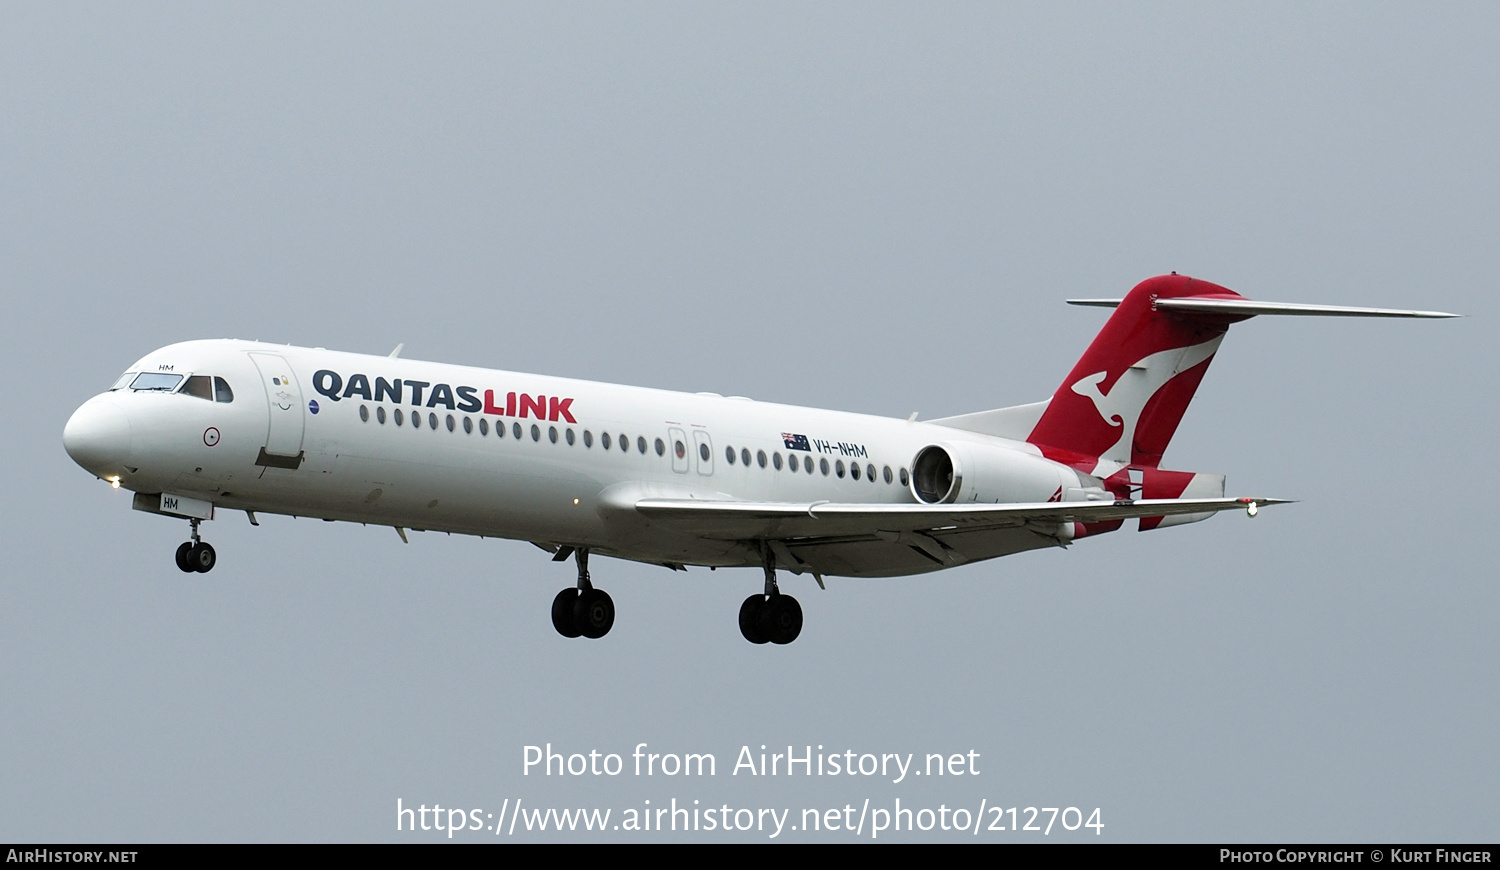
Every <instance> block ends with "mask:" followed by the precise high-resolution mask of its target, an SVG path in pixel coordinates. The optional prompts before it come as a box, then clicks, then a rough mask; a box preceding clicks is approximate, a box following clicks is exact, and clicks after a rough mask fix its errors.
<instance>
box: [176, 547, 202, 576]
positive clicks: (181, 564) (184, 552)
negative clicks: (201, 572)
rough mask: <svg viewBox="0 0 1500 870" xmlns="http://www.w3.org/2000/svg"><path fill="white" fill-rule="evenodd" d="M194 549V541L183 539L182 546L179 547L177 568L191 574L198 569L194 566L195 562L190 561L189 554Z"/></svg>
mask: <svg viewBox="0 0 1500 870" xmlns="http://www.w3.org/2000/svg"><path fill="white" fill-rule="evenodd" d="M192 551H193V542H192V541H183V542H182V546H180V547H178V548H177V568H178V569H179V570H181V571H182V573H184V574H191V573H193V572H194V571H196V570H197V569H196V568H194V567H193V563H192V562H189V561H188V554H189V553H191V552H192Z"/></svg>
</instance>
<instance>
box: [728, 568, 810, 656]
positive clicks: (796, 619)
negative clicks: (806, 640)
mask: <svg viewBox="0 0 1500 870" xmlns="http://www.w3.org/2000/svg"><path fill="white" fill-rule="evenodd" d="M762 554H763V558H764V560H765V568H766V590H765V592H764V593H762V594H760V595H752V596H750V597H749V598H746V599H745V603H744V604H741V605H740V634H742V635H744V636H745V640H748V641H750V642H751V643H766V642H767V641H769V642H771V643H781V644H784V643H791V642H792V641H794V640H796V639H797V635H799V634H801V633H802V605H801V604H798V603H797V599H795V598H793V597H792V596H790V595H782V594H781V588H780V587H778V586H777V585H776V557H775V556H774V555H772V554H771V551H770V550H769V548H768V549H765V550H763V551H762Z"/></svg>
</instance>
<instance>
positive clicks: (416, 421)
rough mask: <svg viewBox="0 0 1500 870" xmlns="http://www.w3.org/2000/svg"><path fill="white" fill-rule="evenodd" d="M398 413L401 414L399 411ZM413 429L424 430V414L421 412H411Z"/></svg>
mask: <svg viewBox="0 0 1500 870" xmlns="http://www.w3.org/2000/svg"><path fill="white" fill-rule="evenodd" d="M396 413H398V414H399V413H401V412H400V411H397V412H396ZM411 427H412V428H413V429H420V428H422V412H421V411H412V412H411Z"/></svg>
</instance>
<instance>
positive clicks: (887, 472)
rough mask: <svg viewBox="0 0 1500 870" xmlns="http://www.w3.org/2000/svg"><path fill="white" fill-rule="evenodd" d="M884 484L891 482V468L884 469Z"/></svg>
mask: <svg viewBox="0 0 1500 870" xmlns="http://www.w3.org/2000/svg"><path fill="white" fill-rule="evenodd" d="M885 482H886V483H890V482H891V467H890V466H889V465H887V466H886V467H885Z"/></svg>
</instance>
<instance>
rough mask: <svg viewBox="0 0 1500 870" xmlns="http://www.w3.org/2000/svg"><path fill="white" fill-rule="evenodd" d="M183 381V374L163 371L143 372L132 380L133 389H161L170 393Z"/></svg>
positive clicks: (131, 386)
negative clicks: (171, 373)
mask: <svg viewBox="0 0 1500 870" xmlns="http://www.w3.org/2000/svg"><path fill="white" fill-rule="evenodd" d="M181 382H182V375H169V374H165V373H162V372H141V373H140V374H138V375H136V376H135V380H133V381H131V382H130V388H131V389H132V390H160V391H162V392H164V393H170V392H172V390H174V389H176V388H177V385H178V384H179V383H181Z"/></svg>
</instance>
